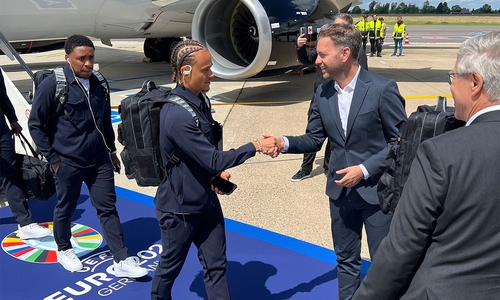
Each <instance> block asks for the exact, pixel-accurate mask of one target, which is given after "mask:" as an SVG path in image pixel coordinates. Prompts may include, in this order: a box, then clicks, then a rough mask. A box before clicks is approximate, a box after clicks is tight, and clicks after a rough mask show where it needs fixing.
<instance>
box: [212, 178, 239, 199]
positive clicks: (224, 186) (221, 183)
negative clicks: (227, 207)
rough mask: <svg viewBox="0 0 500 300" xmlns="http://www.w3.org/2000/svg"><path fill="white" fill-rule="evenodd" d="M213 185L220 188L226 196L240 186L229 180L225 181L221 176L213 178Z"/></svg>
mask: <svg viewBox="0 0 500 300" xmlns="http://www.w3.org/2000/svg"><path fill="white" fill-rule="evenodd" d="M211 183H212V184H213V186H214V187H216V188H218V189H219V191H221V192H223V193H224V194H226V195H230V194H231V193H232V192H233V191H234V190H235V189H236V188H237V187H238V186H237V185H236V184H234V183H232V182H231V181H229V180H226V179H223V178H222V177H220V175H217V176H215V177H214V178H212V181H211Z"/></svg>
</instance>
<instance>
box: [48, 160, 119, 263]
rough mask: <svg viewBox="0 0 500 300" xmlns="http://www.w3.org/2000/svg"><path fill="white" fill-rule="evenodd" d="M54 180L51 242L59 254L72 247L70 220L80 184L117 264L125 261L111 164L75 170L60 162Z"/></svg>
mask: <svg viewBox="0 0 500 300" xmlns="http://www.w3.org/2000/svg"><path fill="white" fill-rule="evenodd" d="M54 177H55V179H56V192H57V204H56V207H55V209H54V228H53V229H54V239H55V241H56V244H57V248H58V250H59V251H62V250H67V249H70V248H73V246H72V245H71V218H72V217H73V213H74V212H75V210H76V205H77V204H78V198H79V197H80V191H81V188H82V183H83V182H85V184H86V185H87V187H88V189H89V194H90V201H91V203H92V206H94V208H95V209H96V211H97V217H98V218H99V222H100V223H101V228H102V232H103V236H104V239H105V240H106V243H107V244H108V247H109V250H110V252H111V254H112V255H113V258H114V260H115V261H116V262H119V261H121V260H124V259H125V258H127V257H128V249H127V248H126V247H125V244H124V240H123V230H122V226H121V223H120V217H119V216H118V211H117V210H116V191H115V177H114V174H113V167H112V165H111V163H106V164H103V165H101V166H95V167H91V168H77V167H73V166H70V165H68V164H65V163H63V162H61V163H60V164H59V169H58V170H57V174H56V175H55V176H54Z"/></svg>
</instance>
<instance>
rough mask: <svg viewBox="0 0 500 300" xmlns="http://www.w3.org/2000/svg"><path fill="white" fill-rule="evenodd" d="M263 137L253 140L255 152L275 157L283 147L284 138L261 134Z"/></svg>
mask: <svg viewBox="0 0 500 300" xmlns="http://www.w3.org/2000/svg"><path fill="white" fill-rule="evenodd" d="M262 136H263V138H261V139H259V140H255V141H254V146H255V149H256V150H257V152H261V153H262V154H267V155H269V156H271V157H272V158H275V157H277V156H278V155H279V154H280V153H281V151H282V150H283V148H284V147H285V140H284V139H283V137H282V136H277V135H272V134H263V135H262Z"/></svg>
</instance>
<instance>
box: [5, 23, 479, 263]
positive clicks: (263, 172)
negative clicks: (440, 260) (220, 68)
mask: <svg viewBox="0 0 500 300" xmlns="http://www.w3.org/2000/svg"><path fill="white" fill-rule="evenodd" d="M450 27H451V26H450ZM467 28H468V32H469V34H468V35H469V36H471V35H474V34H477V32H480V31H482V30H483V29H481V28H478V27H472V28H471V27H467ZM484 30H486V31H487V30H489V28H486V29H484ZM439 34H440V35H442V34H443V33H442V32H439ZM464 35H465V34H464ZM95 44H96V63H98V65H99V70H100V71H101V72H102V73H103V74H104V76H106V78H107V79H108V80H109V83H110V87H111V91H112V94H111V98H112V105H113V106H114V107H116V106H118V105H119V103H120V101H121V100H122V99H123V98H124V97H126V95H129V94H133V93H135V92H137V91H138V90H139V89H140V86H141V84H142V82H143V81H144V80H145V79H151V80H153V81H154V82H156V83H157V85H164V86H173V84H172V83H171V69H170V65H168V64H166V63H143V62H142V58H143V54H142V41H137V40H126V41H113V44H114V47H113V48H109V47H106V46H102V45H101V44H100V42H98V41H97V40H96V42H95ZM368 46H369V45H368ZM392 47H393V44H392V41H386V43H385V45H384V50H383V52H382V54H383V56H382V57H369V58H368V65H369V70H370V71H371V72H374V73H377V74H380V75H382V76H386V77H389V78H392V79H394V80H396V82H397V83H398V86H399V90H400V92H401V94H402V95H403V97H404V98H405V99H406V110H407V113H408V114H409V113H411V112H412V111H414V110H415V109H416V107H417V106H418V105H422V104H429V105H432V104H434V103H435V102H436V99H437V97H438V96H440V95H441V96H447V97H449V99H450V101H449V105H453V101H452V100H451V94H450V90H449V85H448V83H447V82H446V73H447V72H448V71H450V70H451V69H452V68H453V66H454V63H455V58H456V52H457V50H458V47H459V43H458V42H450V41H448V42H447V43H443V41H439V42H436V41H435V40H432V42H426V41H425V40H422V41H419V42H413V41H412V40H411V39H410V44H409V45H404V51H403V56H402V57H391V56H390V54H391V53H392ZM22 58H23V59H24V60H25V61H26V62H27V63H28V65H29V66H30V68H31V69H32V70H33V71H36V70H39V69H46V68H53V67H56V66H58V65H62V64H63V62H64V60H63V59H64V53H63V51H62V50H56V51H51V52H45V53H33V54H25V55H22ZM0 65H1V66H2V68H3V69H4V71H5V72H6V73H7V75H8V76H9V78H10V79H11V80H12V81H13V82H14V84H15V85H16V87H17V88H18V89H19V90H20V91H21V93H23V95H26V94H27V92H28V91H29V90H31V85H32V83H31V80H30V79H29V77H28V75H27V74H26V73H25V72H24V70H23V69H22V68H21V67H20V66H19V65H18V64H17V62H11V61H9V60H8V59H7V58H6V57H5V56H0ZM301 69H302V68H299V67H294V68H289V69H286V70H280V72H265V73H264V74H260V75H259V76H257V77H255V78H251V79H247V80H240V81H228V80H222V79H217V78H215V79H214V80H213V82H212V84H211V90H210V92H209V93H208V95H209V96H210V98H211V101H212V105H213V108H214V110H215V112H214V113H213V115H214V118H215V119H216V120H217V121H219V122H220V123H222V124H223V125H224V148H225V149H230V148H236V147H239V146H241V145H243V144H245V143H248V142H250V141H251V140H253V139H256V138H259V137H260V136H261V135H262V134H264V133H272V134H277V135H300V134H303V133H304V132H305V128H306V122H307V109H308V107H309V101H310V99H311V96H312V92H313V83H314V80H315V76H316V74H315V73H308V74H305V73H304V72H301ZM284 73H286V74H284ZM278 74H283V75H278ZM115 128H116V124H115ZM116 145H117V148H118V151H120V150H121V149H122V147H121V145H120V144H119V143H118V142H116ZM323 153H324V152H323V151H321V152H318V155H317V156H316V160H315V163H314V167H313V172H312V177H311V178H308V179H305V180H303V181H301V182H291V181H290V178H291V177H292V176H293V175H294V174H295V173H296V172H297V171H298V169H299V167H300V165H301V162H302V155H298V154H297V155H296V154H285V155H280V156H279V157H277V158H275V159H271V158H269V157H267V156H265V155H256V156H255V157H254V158H251V159H249V160H248V161H247V162H245V163H244V164H243V165H241V166H238V167H235V168H233V169H230V170H228V171H229V172H230V173H231V174H232V177H231V180H232V181H233V182H235V183H236V184H237V185H238V188H237V189H236V191H235V192H234V193H233V194H232V195H229V196H221V197H220V199H221V202H222V206H223V209H224V213H225V217H226V218H229V219H233V220H236V221H240V222H243V223H246V224H250V225H253V226H257V227H260V228H264V229H267V230H270V231H273V232H277V233H281V234H284V235H287V236H290V237H294V238H297V239H299V240H303V241H306V242H310V243H313V244H316V245H319V246H322V247H326V248H329V249H333V244H332V238H331V233H330V217H329V208H328V197H327V196H326V195H325V185H326V177H325V176H324V175H323V168H322V163H323ZM115 178H116V185H117V186H120V187H123V188H126V189H130V190H133V191H136V192H139V193H143V194H147V195H151V196H154V195H155V191H156V188H155V187H138V186H137V185H136V183H135V181H134V180H129V179H127V178H126V177H125V175H124V174H123V172H122V173H121V174H119V175H116V177H115ZM362 257H363V258H365V259H369V254H368V249H367V247H366V241H365V240H363V252H362Z"/></svg>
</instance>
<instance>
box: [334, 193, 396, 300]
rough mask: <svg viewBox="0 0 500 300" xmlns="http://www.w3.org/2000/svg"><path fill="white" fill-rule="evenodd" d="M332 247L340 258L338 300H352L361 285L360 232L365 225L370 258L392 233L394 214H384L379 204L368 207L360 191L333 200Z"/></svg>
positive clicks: (338, 258)
mask: <svg viewBox="0 0 500 300" xmlns="http://www.w3.org/2000/svg"><path fill="white" fill-rule="evenodd" d="M330 217H331V222H332V223H331V227H332V237H333V246H334V247H333V248H334V250H335V254H336V255H337V263H338V264H337V271H338V288H339V300H349V299H351V298H352V296H353V295H354V293H355V292H356V289H357V288H358V286H359V283H360V275H361V233H362V228H363V225H364V226H365V231H366V236H367V239H368V248H369V251H370V257H371V258H372V259H373V258H374V257H375V254H376V253H377V250H378V247H379V246H380V242H382V239H384V238H385V236H386V235H387V233H389V227H390V225H391V220H392V215H385V214H383V213H382V211H380V207H379V205H378V204H369V203H368V202H366V201H365V200H364V199H363V198H362V197H361V196H360V195H359V193H358V192H357V191H355V190H350V192H349V193H347V194H345V191H344V195H342V196H341V197H340V198H339V199H338V200H333V199H330Z"/></svg>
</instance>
